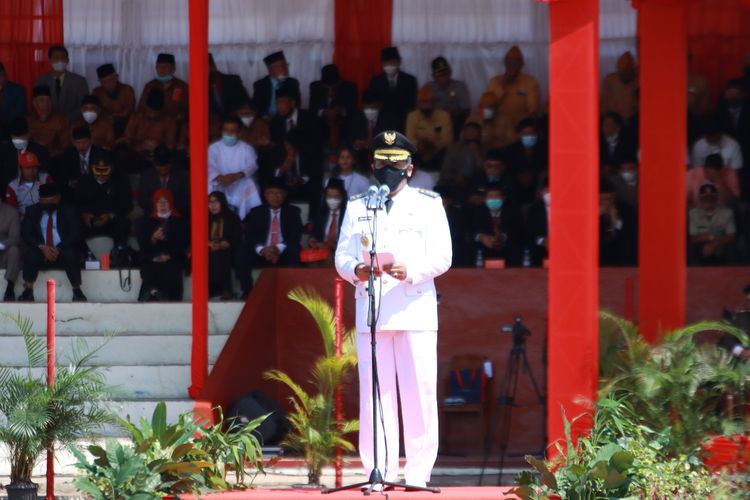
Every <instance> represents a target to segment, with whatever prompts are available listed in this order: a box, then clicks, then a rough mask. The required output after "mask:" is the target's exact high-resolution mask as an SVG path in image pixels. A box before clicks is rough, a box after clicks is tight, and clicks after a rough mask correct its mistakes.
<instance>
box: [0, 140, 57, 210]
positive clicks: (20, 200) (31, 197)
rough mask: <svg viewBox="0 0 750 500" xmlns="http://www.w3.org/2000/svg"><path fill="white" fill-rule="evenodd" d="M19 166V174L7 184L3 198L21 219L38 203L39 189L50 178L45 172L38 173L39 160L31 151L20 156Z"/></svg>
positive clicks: (50, 179) (50, 180)
mask: <svg viewBox="0 0 750 500" xmlns="http://www.w3.org/2000/svg"><path fill="white" fill-rule="evenodd" d="M19 164H20V167H21V173H20V175H18V176H17V177H16V178H15V179H13V180H12V181H11V182H10V183H9V184H8V188H7V190H6V193H5V198H6V200H7V203H8V204H9V205H11V206H13V207H16V208H17V209H18V213H19V215H20V216H21V219H23V216H24V215H25V214H26V209H27V208H29V207H30V206H31V205H34V204H36V203H39V187H40V186H42V185H43V184H46V183H48V182H52V178H51V177H50V176H49V175H48V174H47V173H46V172H39V166H40V162H39V158H38V157H37V156H36V155H35V154H34V153H32V152H31V151H28V152H26V153H23V154H22V155H21V157H20V159H19Z"/></svg>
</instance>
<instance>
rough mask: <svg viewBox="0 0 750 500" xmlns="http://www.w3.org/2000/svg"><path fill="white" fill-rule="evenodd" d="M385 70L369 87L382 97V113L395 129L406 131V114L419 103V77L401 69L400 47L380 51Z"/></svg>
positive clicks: (374, 77) (371, 81)
mask: <svg viewBox="0 0 750 500" xmlns="http://www.w3.org/2000/svg"><path fill="white" fill-rule="evenodd" d="M380 62H381V63H382V65H383V71H382V72H381V73H379V74H377V75H375V76H373V77H372V79H371V80H370V86H369V88H370V89H371V90H372V91H373V92H374V93H375V94H376V95H378V96H380V97H381V98H382V102H383V106H382V108H381V109H380V113H383V114H384V115H385V116H384V119H385V120H386V121H387V122H388V123H391V124H393V126H394V129H395V130H398V131H399V132H403V131H404V127H405V125H406V115H407V114H408V113H409V112H410V111H411V110H413V109H414V106H415V105H416V103H417V79H416V78H415V77H414V76H412V75H410V74H409V73H406V72H403V71H401V54H399V52H398V47H386V48H384V49H383V50H381V52H380Z"/></svg>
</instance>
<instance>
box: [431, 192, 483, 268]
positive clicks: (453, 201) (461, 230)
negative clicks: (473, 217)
mask: <svg viewBox="0 0 750 500" xmlns="http://www.w3.org/2000/svg"><path fill="white" fill-rule="evenodd" d="M455 191H456V190H455V189H454V188H453V186H452V185H450V184H440V185H437V186H435V192H437V193H438V194H440V196H441V199H442V201H443V208H444V209H445V215H446V217H447V218H448V227H449V228H450V231H451V243H452V246H453V260H452V263H451V266H452V267H470V266H472V265H473V262H472V260H471V259H472V250H473V249H474V245H473V242H472V241H471V239H470V237H469V229H468V224H467V221H466V210H465V207H464V205H463V204H462V203H461V201H460V200H459V199H458V198H457V197H456V196H455V195H454V193H455Z"/></svg>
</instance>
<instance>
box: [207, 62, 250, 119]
mask: <svg viewBox="0 0 750 500" xmlns="http://www.w3.org/2000/svg"><path fill="white" fill-rule="evenodd" d="M249 100H250V96H249V95H247V89H245V86H244V85H243V84H242V78H240V76H239V75H229V74H226V73H222V72H221V71H219V70H218V69H217V68H216V62H215V61H214V56H213V54H210V53H209V54H208V111H209V113H213V114H216V115H218V116H219V119H220V120H224V119H226V118H228V117H230V116H232V115H234V114H236V112H237V108H239V106H240V104H242V103H244V102H247V101H249Z"/></svg>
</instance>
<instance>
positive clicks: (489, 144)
mask: <svg viewBox="0 0 750 500" xmlns="http://www.w3.org/2000/svg"><path fill="white" fill-rule="evenodd" d="M497 107H498V99H497V95H495V93H494V92H485V93H484V94H482V97H481V98H480V99H479V110H478V111H476V112H474V113H472V114H471V115H470V116H469V117H468V118H467V119H466V123H476V124H477V125H479V126H480V127H481V129H482V133H481V137H480V141H481V146H482V149H495V148H504V147H505V146H507V145H508V144H511V143H512V142H514V141H515V140H516V139H518V137H517V134H516V128H515V126H514V125H513V122H512V120H511V118H510V117H509V116H508V115H505V114H501V113H498V112H497Z"/></svg>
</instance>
